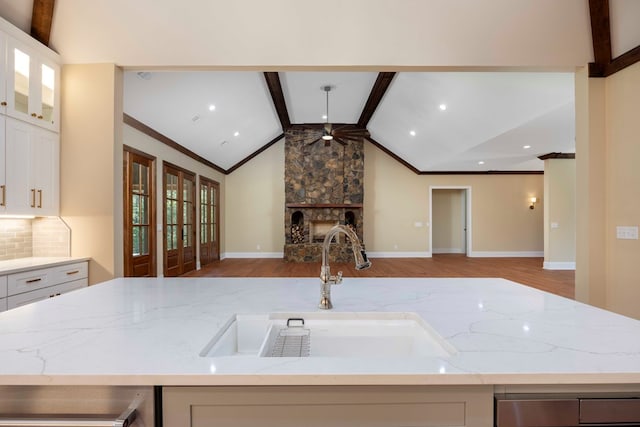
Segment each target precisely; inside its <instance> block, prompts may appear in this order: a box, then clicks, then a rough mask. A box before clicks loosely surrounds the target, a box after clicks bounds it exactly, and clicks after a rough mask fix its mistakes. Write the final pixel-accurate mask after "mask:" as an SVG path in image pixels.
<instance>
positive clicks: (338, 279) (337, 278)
mask: <svg viewBox="0 0 640 427" xmlns="http://www.w3.org/2000/svg"><path fill="white" fill-rule="evenodd" d="M333 280H334V282H333V284H334V285H339V284H340V283H342V271H338V274H336V275H335V277H334V278H333Z"/></svg>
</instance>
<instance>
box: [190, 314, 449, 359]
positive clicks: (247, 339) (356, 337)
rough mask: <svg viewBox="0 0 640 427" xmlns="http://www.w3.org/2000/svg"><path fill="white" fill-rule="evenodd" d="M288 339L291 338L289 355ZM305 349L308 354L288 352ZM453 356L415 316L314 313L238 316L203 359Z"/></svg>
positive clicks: (428, 327)
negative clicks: (239, 357)
mask: <svg viewBox="0 0 640 427" xmlns="http://www.w3.org/2000/svg"><path fill="white" fill-rule="evenodd" d="M301 319H303V320H301ZM283 336H286V337H287V338H286V339H287V340H288V341H286V342H287V343H288V344H285V347H284V348H285V350H287V351H284V352H282V343H283V342H284V341H283ZM291 337H293V338H291ZM299 337H301V338H299ZM300 340H302V344H300V343H299V342H300ZM305 340H306V341H305ZM291 341H294V343H295V345H293V344H291ZM300 345H301V346H302V347H306V351H304V349H303V351H302V353H300V354H298V353H297V350H293V352H291V351H289V350H291V349H293V348H294V347H295V346H300ZM296 348H297V347H296ZM454 353H455V349H454V348H453V347H452V346H451V345H450V344H449V343H447V342H446V340H444V339H443V338H442V337H441V336H440V335H438V334H437V333H436V332H435V331H434V330H433V329H432V328H431V327H430V326H429V325H428V324H426V323H425V322H424V321H423V320H422V318H421V317H420V316H418V315H416V314H415V313H324V312H314V313H272V314H236V315H234V316H232V317H231V318H230V319H229V320H228V321H227V323H226V324H225V325H224V326H223V327H222V328H221V330H220V331H219V332H218V333H217V334H216V335H215V336H214V337H213V339H212V340H211V341H210V342H209V344H208V345H207V346H206V347H205V348H204V349H203V350H202V352H201V353H200V356H203V357H222V356H253V357H273V356H275V355H276V354H277V355H278V357H283V356H284V357H353V358H381V357H382V358H407V357H409V358H411V357H449V356H451V355H453V354H454Z"/></svg>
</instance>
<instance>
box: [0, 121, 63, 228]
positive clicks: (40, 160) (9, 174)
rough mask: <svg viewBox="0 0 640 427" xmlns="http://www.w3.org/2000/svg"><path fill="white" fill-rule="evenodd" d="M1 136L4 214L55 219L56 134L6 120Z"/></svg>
mask: <svg viewBox="0 0 640 427" xmlns="http://www.w3.org/2000/svg"><path fill="white" fill-rule="evenodd" d="M5 136H6V137H5V145H6V151H5V153H6V162H5V169H6V170H5V176H6V190H5V194H6V213H9V214H13V215H43V216H44V215H58V211H59V203H60V202H59V200H60V197H59V191H60V190H59V168H60V166H59V165H60V157H59V152H60V142H59V136H58V134H56V133H53V132H50V131H47V130H43V129H40V128H38V127H37V126H34V125H31V124H29V123H26V122H23V121H21V120H15V119H13V118H10V117H8V118H7V119H6V132H5ZM0 190H1V188H0Z"/></svg>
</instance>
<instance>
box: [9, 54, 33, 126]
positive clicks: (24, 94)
mask: <svg viewBox="0 0 640 427" xmlns="http://www.w3.org/2000/svg"><path fill="white" fill-rule="evenodd" d="M30 71H31V57H30V56H29V55H28V54H26V53H25V52H23V51H21V50H20V49H18V48H14V49H13V88H12V90H13V97H14V100H13V109H14V110H15V111H17V112H20V113H24V114H29V74H30Z"/></svg>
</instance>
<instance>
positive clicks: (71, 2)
mask: <svg viewBox="0 0 640 427" xmlns="http://www.w3.org/2000/svg"><path fill="white" fill-rule="evenodd" d="M639 3H640V2H638V1H637V0H611V1H610V4H611V27H612V45H613V50H614V54H617V53H621V52H624V51H626V50H628V49H629V48H630V47H634V46H637V45H639V44H640V26H638V25H637V22H640V7H639V6H638V4H639ZM32 5H33V3H32V1H31V0H21V1H15V0H0V16H2V17H4V18H5V19H7V20H9V21H10V22H12V23H14V24H15V25H17V26H18V27H20V28H22V29H23V30H24V31H26V32H28V31H29V27H30V17H31V9H32ZM326 10H330V11H331V13H330V14H327V13H325V12H323V11H326ZM326 16H331V19H332V21H331V22H332V25H331V26H330V27H327V26H324V25H319V24H318V25H316V24H315V23H314V22H316V21H317V23H321V22H323V21H325V20H326ZM51 46H52V47H53V48H54V49H55V50H56V51H58V52H59V53H60V54H61V56H62V58H63V61H64V62H65V63H95V62H103V63H104V62H109V63H115V64H118V65H120V66H123V67H124V68H125V69H126V70H131V71H127V72H126V73H125V97H124V99H125V112H126V113H128V114H130V115H131V116H133V117H135V118H136V119H138V120H140V121H142V122H143V123H145V124H147V125H148V126H150V127H152V128H154V129H155V130H157V131H158V132H160V133H162V134H164V135H166V136H168V137H170V138H172V139H173V140H175V141H176V142H178V143H180V144H182V145H184V146H185V147H187V148H189V149H190V150H192V151H194V152H196V153H197V154H199V155H201V156H202V157H205V158H207V159H209V160H210V161H211V162H213V163H215V164H217V165H219V166H221V167H223V168H225V169H228V168H229V167H231V166H232V165H234V164H236V163H237V162H239V161H240V160H242V159H244V158H245V157H246V156H248V155H249V154H251V153H253V152H254V151H255V150H257V149H258V148H260V147H262V146H263V145H264V144H266V143H268V142H269V141H271V140H272V139H273V138H274V137H276V136H277V135H278V134H280V133H281V131H282V130H281V128H280V124H279V121H278V118H277V115H276V113H275V110H274V107H273V104H272V102H271V98H270V95H269V92H268V90H267V86H266V84H265V81H264V77H263V75H262V71H274V70H277V71H280V79H281V82H282V86H283V92H284V95H285V100H286V104H287V108H288V110H289V116H290V119H291V122H292V123H318V122H321V121H322V114H324V112H325V108H326V105H325V99H324V96H325V94H324V92H323V91H322V90H321V87H322V86H324V85H331V86H334V89H333V90H332V91H331V93H330V99H329V107H330V110H329V119H330V120H331V121H332V122H338V123H342V122H346V123H355V122H357V120H358V118H359V116H360V113H361V112H362V108H363V106H364V104H365V102H366V99H367V96H368V95H369V92H370V90H371V87H372V85H373V83H374V81H375V78H376V76H377V72H378V71H380V70H384V71H393V70H395V71H401V72H399V73H397V74H396V76H395V78H394V80H393V82H392V83H391V85H390V87H389V90H388V91H387V93H386V95H385V96H384V98H383V100H382V102H381V103H380V106H379V108H378V110H377V111H376V112H375V114H374V115H373V117H372V119H371V121H370V122H369V126H368V129H369V131H370V132H371V136H372V138H373V139H375V140H376V141H377V142H379V143H380V144H382V145H384V146H385V147H387V148H388V149H389V150H391V151H392V152H394V153H395V154H397V155H398V156H400V157H401V158H403V159H404V160H405V161H407V162H409V163H410V164H411V165H413V166H414V167H415V168H417V169H420V170H424V171H439V170H440V171H442V170H464V171H468V170H472V171H483V170H540V169H541V168H542V162H541V161H539V160H537V158H536V157H537V156H538V155H540V154H544V153H548V152H552V151H563V152H567V151H572V150H573V148H574V129H573V127H574V115H575V112H574V107H573V103H574V101H573V74H572V71H573V70H574V69H575V67H578V66H584V65H585V64H586V63H588V62H590V61H592V60H593V54H592V48H591V35H590V27H589V13H588V2H587V0H564V1H562V2H558V1H557V0H523V1H521V2H513V1H512V0H485V1H483V2H476V1H454V2H452V1H450V0H407V2H402V3H400V2H397V1H396V0H353V1H351V2H348V3H347V2H344V1H342V0H325V1H323V2H322V4H321V5H320V4H318V3H316V2H302V3H301V2H300V1H299V0H270V1H269V2H264V1H262V0H234V1H230V0H225V1H223V0H190V1H189V2H188V4H185V3H184V2H175V0H136V1H135V2H131V1H130V0H110V1H108V2H104V1H96V0H92V1H89V0H56V8H55V12H54V19H53V26H52V32H51ZM194 68H198V69H201V70H207V71H199V72H195V71H190V72H188V73H183V72H178V70H183V69H192V70H193V69H194ZM505 69H508V70H509V71H514V70H515V71H518V72H504V71H501V72H497V71H498V70H505ZM160 70H172V72H168V71H162V72H160ZM345 70H346V71H345ZM452 70H453V71H452ZM461 70H463V71H465V72H461ZM470 70H475V71H474V72H472V71H470ZM478 70H481V71H482V72H479V71H478ZM525 70H526V71H527V72H522V71H525ZM532 70H534V71H541V70H545V71H549V70H554V71H558V70H561V71H564V73H563V72H554V73H550V72H531V71H532ZM137 71H150V72H151V78H150V79H148V80H145V79H141V78H139V77H137V74H136V72H137ZM210 103H214V104H215V105H216V110H215V111H213V112H210V111H209V110H208V105H209V104H210ZM441 103H446V104H447V110H446V111H441V110H440V109H439V108H438V106H439V104H441ZM196 115H197V116H199V117H200V118H199V120H197V121H195V122H194V121H193V118H194V116H196ZM412 130H413V131H415V133H416V135H415V136H411V135H410V134H409V132H410V131H412ZM235 132H239V135H238V136H234V133H235ZM223 141H227V143H225V144H222V142H223ZM525 145H530V146H531V148H529V149H524V148H523V146H525ZM480 161H483V162H484V164H483V165H479V164H478V162H480Z"/></svg>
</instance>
